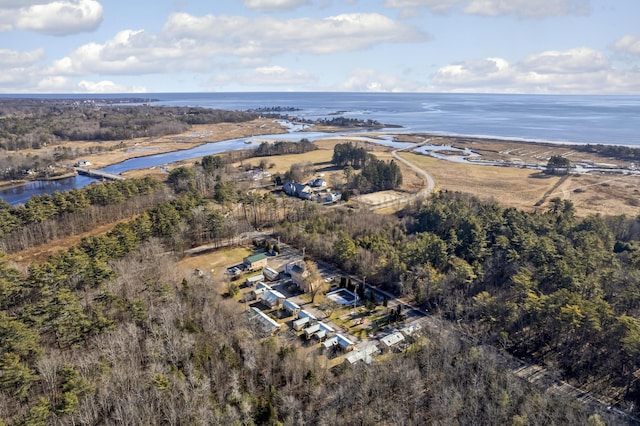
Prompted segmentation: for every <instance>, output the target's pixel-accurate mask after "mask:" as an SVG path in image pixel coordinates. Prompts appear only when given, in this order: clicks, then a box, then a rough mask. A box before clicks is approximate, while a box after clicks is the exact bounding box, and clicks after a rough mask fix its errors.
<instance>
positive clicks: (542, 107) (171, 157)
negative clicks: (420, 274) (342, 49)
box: [0, 92, 640, 204]
mask: <svg viewBox="0 0 640 426" xmlns="http://www.w3.org/2000/svg"><path fill="white" fill-rule="evenodd" d="M134 96H135V97H138V98H139V97H140V95H127V94H114V95H100V96H99V97H100V98H103V99H104V98H110V97H113V98H123V97H134ZM145 96H148V97H149V99H157V101H156V102H154V105H167V106H194V107H208V108H218V109H226V110H249V109H254V110H255V109H260V108H273V107H282V108H293V109H295V111H290V112H283V114H285V113H288V114H290V115H291V116H295V117H300V118H303V119H308V120H316V119H323V118H324V119H331V118H334V117H337V116H343V117H347V118H356V119H363V120H367V119H370V120H376V121H378V122H381V123H384V124H390V125H397V126H401V128H393V129H387V130H392V131H393V132H397V133H418V132H420V133H430V134H441V135H455V136H474V137H487V138H499V139H509V140H516V141H522V142H523V143H524V142H538V141H539V142H543V141H544V142H557V143H579V144H592V143H593V144H612V145H627V146H638V147H640V132H639V130H640V96H600V95H516V94H514V95H504V94H500V95H497V94H451V93H446V94H444V93H319V92H310V93H293V92H291V93H289V92H283V93H266V92H257V93H248V92H247V93H153V94H146V95H145ZM5 97H15V98H24V97H32V98H47V99H51V98H74V99H89V98H92V97H94V98H95V97H96V96H92V95H77V94H73V95H14V96H5ZM299 130H300V129H297V128H292V131H291V132H290V133H289V134H286V135H271V136H269V135H267V136H260V137H259V139H260V140H262V139H269V138H273V139H276V140H278V139H279V140H282V139H286V140H300V139H302V138H307V139H309V140H316V139H321V138H323V137H329V136H333V134H327V133H318V132H314V133H310V132H300V131H299ZM245 140H246V139H232V140H229V141H224V142H216V143H209V144H204V145H202V146H200V147H196V148H193V149H191V150H185V151H179V152H174V153H166V154H157V155H151V156H146V157H139V158H136V159H131V160H127V161H124V162H122V163H119V164H114V165H111V166H109V167H106V168H104V169H103V170H105V171H107V172H110V173H121V172H124V171H128V170H135V169H139V168H147V167H154V166H161V165H164V164H168V163H171V162H174V161H178V160H183V159H189V158H196V157H201V156H203V155H210V154H216V153H220V152H224V151H229V150H235V149H246V148H248V147H249V146H248V145H246V144H245V143H244V142H245ZM383 143H390V142H383ZM89 182H90V180H89V181H87V178H80V177H77V178H72V179H71V180H69V181H64V182H63V181H61V182H53V183H49V182H48V183H47V184H42V183H34V184H29V185H27V186H24V187H21V188H22V189H16V188H14V189H10V190H2V191H0V197H1V198H2V199H4V200H5V201H7V202H9V203H10V204H19V203H24V202H25V201H26V200H28V199H29V198H30V197H31V196H32V195H36V194H44V193H51V192H53V191H55V190H61V191H62V190H68V189H70V188H72V187H81V186H85V185H87V184H88V183H89Z"/></svg>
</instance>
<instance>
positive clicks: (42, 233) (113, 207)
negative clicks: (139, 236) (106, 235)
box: [0, 178, 169, 253]
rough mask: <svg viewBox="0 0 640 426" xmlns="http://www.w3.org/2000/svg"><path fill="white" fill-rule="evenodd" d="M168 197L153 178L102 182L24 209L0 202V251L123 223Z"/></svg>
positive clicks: (34, 202)
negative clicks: (104, 225) (105, 224)
mask: <svg viewBox="0 0 640 426" xmlns="http://www.w3.org/2000/svg"><path fill="white" fill-rule="evenodd" d="M168 196H169V194H167V193H165V192H164V190H163V185H162V184H161V183H160V182H159V181H157V180H155V179H153V178H142V179H126V180H121V181H114V182H102V183H96V184H95V185H89V186H87V187H85V188H81V189H72V190H70V191H64V192H60V191H56V192H54V193H53V194H43V195H36V196H33V197H31V198H30V199H29V200H28V201H27V202H26V203H25V204H24V205H19V206H11V205H10V204H8V203H7V202H5V201H0V247H1V248H2V250H3V251H5V252H7V253H13V252H15V251H19V250H24V249H26V248H29V247H32V246H35V245H38V244H42V243H44V242H46V241H49V240H51V239H56V238H62V237H65V236H69V235H74V234H76V233H80V232H85V231H88V230H90V229H93V228H94V227H96V226H98V225H101V224H104V223H109V222H113V221H115V220H120V219H124V218H126V217H130V216H131V215H133V214H135V212H140V211H143V210H145V209H147V208H149V207H150V206H151V205H155V204H157V203H158V202H160V200H164V199H166V198H167V197H168Z"/></svg>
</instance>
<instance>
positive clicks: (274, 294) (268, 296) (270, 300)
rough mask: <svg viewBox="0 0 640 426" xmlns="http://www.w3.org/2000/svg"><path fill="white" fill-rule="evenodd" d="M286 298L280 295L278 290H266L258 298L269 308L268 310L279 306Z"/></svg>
mask: <svg viewBox="0 0 640 426" xmlns="http://www.w3.org/2000/svg"><path fill="white" fill-rule="evenodd" d="M286 298H287V297H286V296H285V295H284V294H282V293H280V292H279V291H278V290H267V291H265V292H264V293H263V294H262V296H261V297H260V299H261V300H262V303H264V304H265V305H267V306H269V307H270V308H273V307H275V306H280V305H281V304H282V302H284V301H285V299H286Z"/></svg>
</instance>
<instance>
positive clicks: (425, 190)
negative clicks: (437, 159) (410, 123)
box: [370, 139, 436, 210]
mask: <svg viewBox="0 0 640 426" xmlns="http://www.w3.org/2000/svg"><path fill="white" fill-rule="evenodd" d="M429 140H430V139H425V140H424V141H422V142H421V143H417V144H415V145H411V146H409V147H406V148H402V149H396V150H393V151H392V152H391V155H392V156H393V158H394V159H396V160H398V161H399V162H401V163H402V164H404V165H406V166H407V167H409V168H411V169H412V170H413V171H415V172H416V173H417V174H418V175H419V176H421V177H422V178H423V179H424V180H425V182H426V183H427V186H426V187H425V188H423V189H422V190H420V191H418V192H417V193H415V194H411V195H407V196H406V197H401V198H397V199H395V200H392V201H387V202H382V203H380V204H376V205H373V206H371V207H370V208H371V210H378V209H383V208H385V207H391V206H395V205H397V204H405V203H408V202H410V201H413V200H415V199H417V198H421V197H424V196H425V195H428V194H430V193H431V192H432V191H433V190H434V189H435V187H436V183H435V181H434V180H433V178H432V177H431V175H430V174H429V173H427V172H426V171H424V170H422V169H421V168H420V167H418V166H416V165H415V164H413V163H412V162H410V161H408V160H405V159H404V158H402V157H400V156H399V155H398V152H400V151H410V150H413V149H415V148H417V147H419V146H420V145H422V144H424V143H426V142H429Z"/></svg>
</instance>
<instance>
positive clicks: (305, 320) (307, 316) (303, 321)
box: [293, 309, 318, 331]
mask: <svg viewBox="0 0 640 426" xmlns="http://www.w3.org/2000/svg"><path fill="white" fill-rule="evenodd" d="M317 321H318V320H317V318H316V317H315V316H314V315H313V314H312V313H311V312H308V311H305V310H304V309H301V310H300V311H299V312H298V319H297V320H295V321H294V322H293V329H294V330H296V331H300V330H302V328H303V327H305V326H307V327H308V326H309V325H311V324H315V323H316V322H317Z"/></svg>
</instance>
